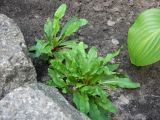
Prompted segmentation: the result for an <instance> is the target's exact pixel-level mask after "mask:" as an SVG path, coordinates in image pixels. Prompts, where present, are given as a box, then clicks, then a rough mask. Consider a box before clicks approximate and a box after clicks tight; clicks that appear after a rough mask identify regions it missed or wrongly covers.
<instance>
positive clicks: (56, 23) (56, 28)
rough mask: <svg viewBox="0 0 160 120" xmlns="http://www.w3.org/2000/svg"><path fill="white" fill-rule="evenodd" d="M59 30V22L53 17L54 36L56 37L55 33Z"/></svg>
mask: <svg viewBox="0 0 160 120" xmlns="http://www.w3.org/2000/svg"><path fill="white" fill-rule="evenodd" d="M59 30H60V22H59V20H58V19H54V22H53V31H54V36H55V37H56V34H57V33H58V32H59Z"/></svg>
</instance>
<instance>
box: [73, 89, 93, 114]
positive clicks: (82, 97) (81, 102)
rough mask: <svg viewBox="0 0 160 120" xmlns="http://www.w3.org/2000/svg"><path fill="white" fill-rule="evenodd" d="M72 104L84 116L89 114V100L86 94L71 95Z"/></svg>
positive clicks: (76, 93)
mask: <svg viewBox="0 0 160 120" xmlns="http://www.w3.org/2000/svg"><path fill="white" fill-rule="evenodd" d="M73 102H74V103H75V104H76V107H77V108H78V109H79V110H80V111H81V112H83V113H86V114H87V113H88V112H89V109H90V108H89V98H88V96H87V95H86V94H81V93H79V92H75V93H74V94H73Z"/></svg>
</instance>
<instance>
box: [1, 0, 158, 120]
mask: <svg viewBox="0 0 160 120" xmlns="http://www.w3.org/2000/svg"><path fill="white" fill-rule="evenodd" d="M61 3H67V5H68V6H69V10H68V12H67V15H66V17H65V20H67V19H68V18H69V17H71V15H77V16H79V17H83V18H86V19H88V21H89V24H88V25H87V26H85V27H84V28H83V29H81V30H80V31H79V33H78V34H77V35H78V36H79V38H80V39H81V40H83V41H84V42H86V43H88V44H89V45H90V46H96V47H98V49H99V53H100V54H101V55H104V54H106V53H107V52H109V51H113V50H115V49H117V48H118V47H119V46H121V45H124V48H123V50H122V52H121V55H120V57H119V58H118V59H116V62H119V63H120V64H121V67H120V71H122V72H124V73H127V74H129V76H130V77H131V78H132V79H133V80H134V81H137V82H139V83H141V88H140V89H138V90H125V91H118V92H119V93H118V94H115V98H113V99H114V101H115V103H116V104H117V106H118V107H119V109H120V112H119V114H118V115H117V116H115V117H114V119H116V120H159V119H160V114H159V113H160V87H159V86H160V64H159V63H157V64H154V65H152V66H148V67H144V68H137V67H135V66H133V65H131V64H130V61H129V58H128V53H127V46H126V43H127V31H128V28H129V26H130V25H131V24H132V23H133V21H134V19H135V17H136V16H137V15H138V14H139V13H140V12H141V11H143V10H145V9H147V8H151V7H159V5H160V2H159V0H0V13H3V14H6V15H7V16H8V17H10V18H12V19H14V20H15V22H16V23H18V25H19V27H20V28H21V30H22V33H23V34H24V37H25V40H26V43H27V46H28V47H30V46H31V45H33V44H34V43H35V40H34V39H35V37H38V38H39V37H41V36H42V32H43V24H44V21H45V20H46V18H47V17H50V16H51V15H52V14H53V12H54V11H55V9H56V8H57V7H58V6H59V5H60V4H61ZM34 65H35V67H36V70H37V75H38V80H39V81H42V80H43V79H44V76H45V74H46V65H45V64H44V63H43V62H42V61H40V62H38V61H37V60H36V61H35V62H34Z"/></svg>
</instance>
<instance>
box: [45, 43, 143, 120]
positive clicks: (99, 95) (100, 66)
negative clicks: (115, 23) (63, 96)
mask: <svg viewBox="0 0 160 120" xmlns="http://www.w3.org/2000/svg"><path fill="white" fill-rule="evenodd" d="M118 54H119V51H117V52H115V53H113V54H108V55H107V56H106V57H104V58H103V57H98V55H97V49H96V48H95V47H92V48H91V49H89V51H88V52H87V53H86V51H85V45H84V43H83V42H80V43H79V44H78V45H77V47H75V48H73V49H72V50H69V51H67V52H63V54H61V57H58V58H55V59H54V60H51V65H50V68H49V69H48V73H49V75H50V77H51V78H52V79H51V80H49V82H48V84H49V85H51V86H56V87H57V88H59V89H61V90H62V91H63V92H64V93H70V94H73V102H74V104H75V106H76V108H77V109H79V110H80V111H81V112H83V113H85V114H86V115H88V116H89V117H90V118H92V119H93V120H106V119H109V118H110V117H109V114H110V113H115V112H117V109H116V107H115V106H114V105H113V103H112V102H111V101H110V100H109V98H108V97H109V93H107V90H108V91H109V90H112V89H113V88H116V87H120V88H137V87H140V85H139V84H138V83H134V82H132V81H131V80H130V79H129V78H128V77H127V76H125V75H121V74H119V73H117V72H115V70H116V69H117V68H118V66H119V65H118V64H109V62H110V61H111V60H112V59H113V57H115V56H117V55H118Z"/></svg>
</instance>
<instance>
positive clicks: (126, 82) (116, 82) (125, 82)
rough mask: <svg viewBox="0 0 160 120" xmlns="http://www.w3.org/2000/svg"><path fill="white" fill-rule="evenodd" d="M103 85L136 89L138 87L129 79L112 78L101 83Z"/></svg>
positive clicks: (138, 85)
mask: <svg viewBox="0 0 160 120" xmlns="http://www.w3.org/2000/svg"><path fill="white" fill-rule="evenodd" d="M103 84H108V85H113V86H117V87H121V88H138V87H140V84H139V83H134V82H132V81H131V80H130V79H129V78H118V77H117V78H114V79H109V80H106V81H105V82H103Z"/></svg>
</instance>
